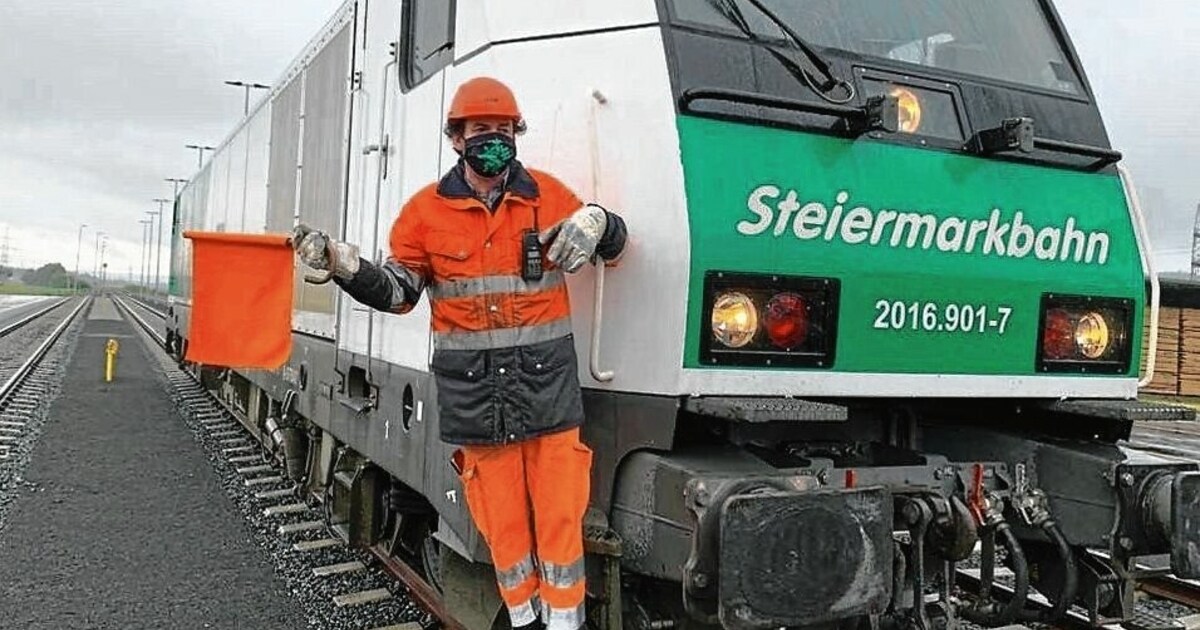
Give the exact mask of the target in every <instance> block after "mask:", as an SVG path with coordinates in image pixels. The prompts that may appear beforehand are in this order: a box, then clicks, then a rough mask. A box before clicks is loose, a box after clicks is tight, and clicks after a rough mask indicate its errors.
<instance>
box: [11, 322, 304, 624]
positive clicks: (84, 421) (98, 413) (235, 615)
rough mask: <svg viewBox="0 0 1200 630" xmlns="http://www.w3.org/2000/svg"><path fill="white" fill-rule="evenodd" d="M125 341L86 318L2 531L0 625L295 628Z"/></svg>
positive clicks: (249, 542)
mask: <svg viewBox="0 0 1200 630" xmlns="http://www.w3.org/2000/svg"><path fill="white" fill-rule="evenodd" d="M132 332H133V331H132V329H131V328H130V327H129V325H128V324H126V323H124V322H121V321H109V320H87V321H85V322H84V325H83V329H82V332H81V333H80V334H79V338H78V343H77V345H76V347H75V349H74V355H73V357H72V358H71V360H70V363H69V365H68V366H67V367H66V374H65V380H64V382H63V384H62V393H61V395H60V396H59V398H58V399H57V400H55V401H54V402H53V404H52V405H51V406H50V407H49V410H48V418H49V420H47V421H46V422H45V425H44V427H43V429H42V434H41V437H40V440H39V441H38V442H37V445H36V448H35V449H34V450H33V452H32V461H31V462H29V465H28V469H27V470H26V472H25V474H24V475H22V476H21V477H19V479H20V481H17V482H16V487H15V490H16V500H15V502H13V503H12V504H11V505H10V506H9V513H8V514H7V523H6V525H5V527H4V529H3V530H0V610H3V611H4V614H3V615H0V628H168V627H169V628H298V627H302V626H303V625H304V624H305V621H304V618H303V615H302V614H300V611H299V610H298V609H299V606H297V604H296V602H295V601H294V600H293V599H292V598H291V597H289V593H288V590H287V588H286V587H285V586H284V584H283V582H282V580H280V579H279V578H278V577H277V576H276V575H275V572H274V571H273V567H272V566H271V564H270V562H269V558H267V557H265V556H264V555H263V554H262V553H261V552H260V551H259V549H258V547H257V545H255V544H254V542H253V536H252V534H251V532H249V531H247V529H246V527H245V524H244V522H243V521H242V519H241V517H240V515H239V514H238V512H237V510H236V509H234V506H233V505H232V504H231V502H230V501H229V500H228V498H227V497H226V496H225V493H224V492H223V490H222V489H221V486H220V483H219V480H217V479H215V478H214V477H213V475H212V474H211V472H210V471H209V468H208V466H207V463H206V460H205V457H204V455H203V453H201V452H199V451H198V450H197V449H196V448H195V444H194V443H193V442H192V440H191V437H190V435H189V433H188V431H186V430H183V429H182V427H180V426H179V424H178V422H177V419H176V416H175V413H174V407H173V404H172V402H171V401H170V399H169V398H167V397H166V396H164V395H163V391H162V386H161V383H160V380H159V377H158V375H157V374H158V369H157V366H156V365H155V364H153V363H151V362H148V361H146V360H145V359H146V357H145V355H144V354H143V353H142V352H140V351H139V350H137V348H138V346H140V344H139V343H137V340H136V337H134V336H133V334H132ZM109 337H115V338H117V339H118V340H119V341H121V343H122V345H123V350H122V354H121V355H120V359H119V362H118V371H117V379H116V381H114V382H113V383H111V384H105V383H103V382H102V378H101V371H100V370H99V369H98V368H99V366H101V365H102V361H103V356H104V355H103V352H104V343H105V341H106V340H107V339H108V338H109ZM27 456H28V454H27ZM14 481H15V480H14ZM12 489H13V488H10V490H12Z"/></svg>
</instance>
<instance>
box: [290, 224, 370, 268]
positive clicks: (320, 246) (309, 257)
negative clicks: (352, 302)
mask: <svg viewBox="0 0 1200 630" xmlns="http://www.w3.org/2000/svg"><path fill="white" fill-rule="evenodd" d="M292 247H293V248H295V250H296V255H297V256H299V257H300V262H302V263H304V264H305V265H308V266H309V267H312V268H313V269H319V270H321V271H327V270H329V269H332V270H333V274H334V275H335V276H337V277H339V278H341V279H343V280H349V279H350V278H353V277H354V274H356V273H358V247H356V246H354V245H351V244H350V243H343V242H341V241H338V240H334V239H332V238H330V237H329V235H328V234H326V233H324V232H322V231H320V230H314V229H312V228H310V227H308V226H307V225H304V224H303V223H301V224H300V225H297V226H296V229H295V231H293V233H292Z"/></svg>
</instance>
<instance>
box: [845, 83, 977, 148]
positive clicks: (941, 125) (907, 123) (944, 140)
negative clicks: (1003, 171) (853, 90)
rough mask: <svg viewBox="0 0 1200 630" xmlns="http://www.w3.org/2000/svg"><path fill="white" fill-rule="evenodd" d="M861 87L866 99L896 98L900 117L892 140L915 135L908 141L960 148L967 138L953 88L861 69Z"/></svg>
mask: <svg viewBox="0 0 1200 630" xmlns="http://www.w3.org/2000/svg"><path fill="white" fill-rule="evenodd" d="M862 89H863V95H864V96H866V97H868V98H869V97H872V96H883V95H887V96H891V97H893V98H895V99H896V105H897V108H896V109H897V112H898V114H899V117H900V120H899V121H897V122H898V125H897V128H898V130H899V133H897V134H896V135H895V136H893V139H896V140H902V141H903V140H905V137H906V136H916V137H915V138H909V139H908V141H912V142H919V143H920V144H921V146H937V147H945V148H961V143H962V142H963V141H965V140H966V139H967V136H966V133H965V132H964V131H963V130H964V128H965V125H966V119H965V118H964V117H963V115H962V112H961V110H962V107H961V105H960V102H961V101H962V97H961V96H960V95H959V93H958V88H957V87H954V86H950V85H946V84H944V83H938V82H932V81H923V80H920V79H915V78H913V77H907V76H898V75H893V74H890V73H883V72H878V71H873V70H871V71H866V70H864V71H863V73H862Z"/></svg>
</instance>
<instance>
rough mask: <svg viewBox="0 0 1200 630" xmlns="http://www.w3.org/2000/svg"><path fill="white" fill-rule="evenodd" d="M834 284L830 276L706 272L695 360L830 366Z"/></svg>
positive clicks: (836, 286)
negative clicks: (704, 334) (702, 328)
mask: <svg viewBox="0 0 1200 630" xmlns="http://www.w3.org/2000/svg"><path fill="white" fill-rule="evenodd" d="M839 289H840V285H839V283H838V281H837V280H834V279H832V278H803V277H796V276H780V275H764V274H750V273H728V272H720V271H710V272H708V273H707V274H706V275H705V277H704V295H705V301H706V302H707V304H706V308H705V313H704V317H705V319H704V321H705V322H706V323H707V324H708V326H709V330H711V334H710V335H709V336H708V338H707V339H703V340H701V346H700V360H701V362H703V363H705V364H708V365H741V366H761V367H823V368H827V367H831V366H832V365H833V358H834V343H835V340H836V337H837V304H838V291H839Z"/></svg>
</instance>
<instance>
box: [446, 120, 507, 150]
mask: <svg viewBox="0 0 1200 630" xmlns="http://www.w3.org/2000/svg"><path fill="white" fill-rule="evenodd" d="M463 123H464V126H463V132H462V133H461V134H459V135H457V136H454V150H455V151H458V152H459V153H462V152H463V151H464V150H465V149H466V146H467V140H469V139H471V138H474V137H475V136H481V135H483V134H485V133H496V132H499V133H502V134H504V135H506V136H508V137H510V138H511V137H513V133H514V132H513V121H512V119H510V118H501V117H498V116H488V117H483V118H468V119H466V120H465V121H463Z"/></svg>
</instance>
